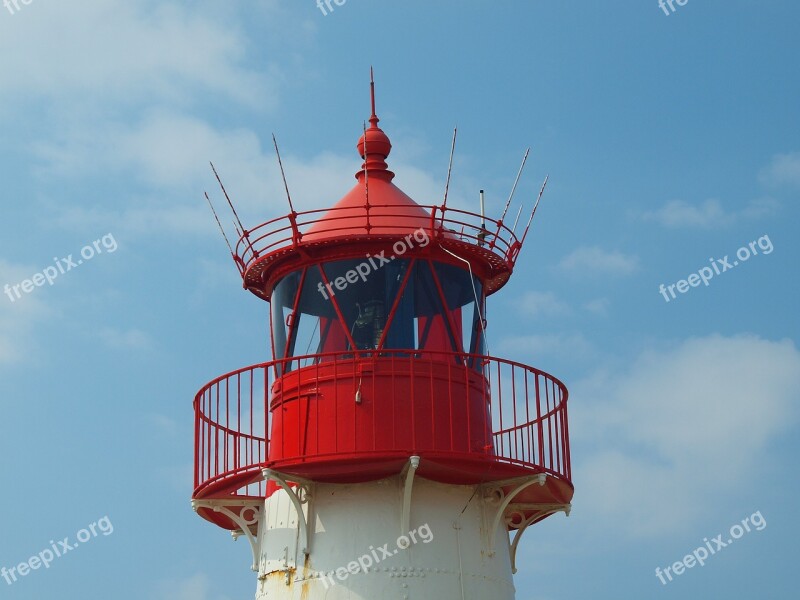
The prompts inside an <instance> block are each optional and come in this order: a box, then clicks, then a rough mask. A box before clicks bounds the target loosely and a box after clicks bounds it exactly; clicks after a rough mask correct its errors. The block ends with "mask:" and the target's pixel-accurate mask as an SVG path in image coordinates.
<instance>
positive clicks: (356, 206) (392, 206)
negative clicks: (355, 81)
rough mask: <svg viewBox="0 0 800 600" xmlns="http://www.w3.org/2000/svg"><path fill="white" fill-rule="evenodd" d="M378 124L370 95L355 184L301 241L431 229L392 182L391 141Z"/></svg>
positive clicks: (420, 210)
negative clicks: (389, 166)
mask: <svg viewBox="0 0 800 600" xmlns="http://www.w3.org/2000/svg"><path fill="white" fill-rule="evenodd" d="M373 89H374V88H373ZM378 121H379V119H378V117H377V116H376V115H375V96H374V92H373V96H372V116H371V117H370V119H369V122H370V127H369V129H367V130H365V131H364V134H363V135H362V136H361V138H360V139H359V140H358V144H357V146H356V147H357V149H358V152H359V155H360V156H361V158H362V159H364V163H363V164H362V165H361V170H360V171H359V172H358V173H356V179H357V180H358V183H357V184H356V185H355V187H353V189H351V190H350V191H349V192H348V193H347V194H346V195H345V196H344V198H342V199H341V200H339V202H337V203H336V204H335V205H334V206H333V207H332V208H331V209H330V210H329V211H328V212H327V213H326V214H325V216H323V217H321V218H320V219H319V220H318V221H316V222H315V223H314V224H313V225H312V226H311V227H310V228H309V229H308V231H305V232H303V241H304V242H309V241H314V242H318V241H321V240H325V239H329V238H337V237H340V236H355V235H388V236H395V237H397V236H399V237H402V236H404V235H406V234H408V233H410V232H412V231H415V230H417V229H419V228H420V227H426V228H430V227H431V215H430V213H429V212H428V211H427V210H425V209H424V208H422V207H421V206H420V205H419V204H417V203H416V202H414V200H412V199H411V198H410V197H409V196H408V195H407V194H405V193H404V192H403V191H402V190H401V189H400V188H398V187H397V186H396V185H394V184H393V183H392V179H394V173H392V172H391V171H389V169H388V165H387V164H386V159H387V158H388V156H389V153H390V152H391V151H392V142H391V141H390V140H389V136H387V135H386V134H385V133H384V132H383V130H382V129H381V128H380V127H378Z"/></svg>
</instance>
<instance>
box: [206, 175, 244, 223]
mask: <svg viewBox="0 0 800 600" xmlns="http://www.w3.org/2000/svg"><path fill="white" fill-rule="evenodd" d="M209 164H210V165H211V170H212V171H214V177H216V178H217V181H218V182H219V187H221V188H222V193H223V194H225V200H227V201H228V206H230V207H231V210H232V211H233V216H234V217H236V221H237V222H238V223H239V229H241V230H242V232H244V231H246V229H245V227H244V225H242V220H241V219H240V218H239V215H238V214H237V213H236V209H235V208H234V207H233V202H231V199H230V197H229V196H228V192H227V191H225V186H224V185H222V180H221V179H220V178H219V174H218V173H217V170H216V169H215V168H214V163H213V162H211V161H209Z"/></svg>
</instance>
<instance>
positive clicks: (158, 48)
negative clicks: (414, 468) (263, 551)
mask: <svg viewBox="0 0 800 600" xmlns="http://www.w3.org/2000/svg"><path fill="white" fill-rule="evenodd" d="M799 19H800V8H798V6H797V4H796V3H792V2H789V1H788V0H769V1H767V2H759V3H754V2H744V1H739V0H730V1H725V2H723V1H721V0H688V2H687V3H686V4H685V5H684V6H677V5H676V10H675V12H674V13H671V14H669V15H666V14H664V12H663V11H662V9H660V8H659V6H658V3H657V0H645V1H643V0H636V1H634V0H617V1H613V2H588V1H581V2H571V3H566V2H561V3H555V2H522V1H515V2H505V3H490V2H465V1H462V2H455V1H450V0H439V1H437V2H435V3H434V2H423V1H421V0H408V1H405V2H385V1H372V2H367V1H366V0H347V2H346V3H345V4H344V5H342V6H339V7H335V10H334V11H333V12H332V13H330V14H328V15H327V16H325V15H323V14H322V13H321V11H320V10H319V9H318V8H317V7H316V5H315V3H314V1H313V0H296V1H293V2H280V3H279V2H277V1H268V0H262V1H260V2H247V3H243V2H242V3H220V2H211V1H205V0H196V1H191V2H151V1H149V0H139V1H137V2H135V3H131V2H122V1H120V0H82V1H81V2H80V3H66V2H60V3H56V2H51V1H48V0H33V2H32V3H30V4H29V5H23V4H21V3H20V10H19V11H16V10H14V11H13V14H12V12H11V11H9V10H6V9H5V8H0V56H2V59H0V122H1V123H2V130H3V135H2V138H0V158H1V159H2V160H0V178H2V182H3V183H2V188H0V189H1V191H0V194H2V219H0V286H2V285H5V284H9V285H11V286H13V285H14V284H20V283H21V282H22V281H23V280H25V279H28V278H30V277H31V276H32V275H33V274H35V273H38V272H42V271H43V270H45V269H46V268H47V267H50V266H53V265H54V264H56V263H59V264H62V266H63V265H64V263H63V262H61V261H60V260H58V261H57V260H55V259H66V258H68V256H69V255H70V254H72V255H74V258H77V257H78V255H79V253H80V251H81V249H82V248H83V247H84V246H86V245H87V244H88V245H90V246H91V244H92V242H93V241H95V240H102V239H103V236H109V235H110V237H106V238H105V239H106V241H107V242H108V244H107V245H103V243H102V241H101V242H100V244H99V245H98V246H96V248H95V252H92V254H93V256H92V257H91V259H87V260H85V261H84V262H83V263H82V264H80V265H78V266H76V267H75V268H73V269H71V270H69V271H65V272H64V273H63V274H61V273H59V275H58V276H57V278H56V279H55V280H54V283H53V285H52V286H50V285H47V284H46V283H45V284H44V285H42V286H41V287H35V288H34V289H33V290H32V291H31V292H30V293H21V294H20V297H19V298H16V299H15V300H14V301H13V302H12V301H11V299H10V298H9V297H8V296H6V295H5V294H4V295H2V296H0V406H2V409H3V410H2V415H3V417H2V419H0V456H2V459H0V460H1V462H0V465H1V466H2V473H3V474H2V482H3V490H4V493H3V494H2V495H0V509H2V513H3V514H4V515H5V519H3V521H2V524H0V566H6V567H11V566H14V565H16V564H18V563H19V562H21V561H23V560H27V558H28V557H30V556H31V555H33V554H36V553H38V552H40V551H41V550H43V549H45V548H47V547H49V540H55V539H62V538H64V537H66V536H70V537H74V536H75V533H76V532H77V531H78V530H80V529H82V528H84V527H86V526H88V525H89V524H90V523H92V522H96V521H98V520H99V519H100V518H101V517H103V516H108V517H109V519H110V521H111V522H112V523H113V525H114V531H113V534H111V535H108V536H105V535H102V534H101V535H99V536H98V537H97V538H95V539H93V540H92V542H91V543H87V544H86V546H85V547H80V548H77V549H75V550H74V551H73V552H70V553H69V554H67V555H65V556H64V557H63V558H60V559H58V560H57V561H55V562H54V564H53V565H51V567H50V568H49V569H47V570H42V569H40V570H37V571H34V572H32V573H30V574H29V575H27V576H26V577H24V578H23V579H22V580H20V581H19V582H17V583H15V584H14V585H13V586H7V585H6V584H5V582H4V581H3V580H0V597H2V598H11V599H20V600H22V599H25V600H27V599H38V598H44V597H48V596H56V595H58V596H59V597H63V596H64V592H63V590H70V591H69V592H67V594H66V597H76V598H78V597H80V598H97V597H103V596H106V595H107V594H108V590H109V589H114V590H115V591H114V596H115V597H116V598H120V599H121V600H125V599H132V600H133V599H136V600H141V599H143V598H146V599H152V600H161V599H167V598H169V599H172V600H174V599H177V600H184V599H187V600H188V599H190V598H191V599H192V600H224V599H232V598H240V597H250V595H251V594H252V593H253V591H254V589H255V578H254V576H253V574H252V573H251V572H250V571H249V570H248V565H249V562H248V561H249V558H248V553H249V551H248V548H247V546H246V544H245V542H244V541H243V540H240V541H239V542H237V543H233V542H231V541H230V538H229V537H228V536H226V535H225V534H224V532H221V531H220V530H217V529H215V528H214V527H212V526H210V525H208V524H206V523H205V522H204V521H201V520H200V519H199V518H197V517H196V515H194V514H193V512H192V511H191V509H190V506H189V501H188V499H189V496H190V493H191V463H192V440H193V437H192V435H193V434H192V425H193V424H192V416H193V415H192V410H191V402H192V398H193V395H194V393H195V391H196V390H197V389H198V388H199V387H200V386H202V385H203V384H204V383H205V382H207V381H209V380H210V379H212V378H214V377H216V376H217V375H219V374H221V373H224V372H227V371H230V370H233V369H235V368H238V367H242V366H245V365H249V364H254V363H257V362H261V361H265V360H268V359H269V358H270V357H269V354H268V341H267V337H266V335H267V327H268V325H267V323H268V321H267V319H268V312H267V305H266V304H264V303H262V302H260V301H258V300H256V299H255V298H254V297H252V296H250V295H249V294H247V293H246V292H244V291H243V290H242V289H241V285H240V281H239V280H238V274H237V272H236V270H235V268H234V267H233V265H232V264H231V263H230V257H229V255H228V253H227V250H226V249H225V246H224V244H223V242H222V240H221V239H220V238H219V235H218V233H217V232H216V230H215V225H214V223H213V220H212V217H211V215H210V214H209V213H208V209H207V207H206V206H205V204H204V200H203V197H202V192H203V190H204V189H208V190H209V191H210V192H212V193H213V195H214V196H215V198H216V199H217V201H218V205H219V200H220V199H221V197H220V194H219V192H218V191H217V188H216V187H215V184H214V181H213V179H212V175H211V173H210V172H209V169H208V166H207V165H208V161H209V160H213V161H214V162H215V164H216V165H217V167H218V168H219V170H220V172H221V174H222V176H223V178H224V180H225V182H226V185H227V187H228V190H229V192H231V195H232V196H233V197H234V198H235V199H236V202H237V207H238V208H239V210H240V214H241V215H242V219H243V220H244V221H245V223H246V224H247V225H250V226H252V225H255V224H257V223H260V222H262V221H265V220H267V219H268V218H271V217H274V216H277V215H280V214H284V213H285V212H286V204H285V200H284V196H283V192H282V187H281V184H280V179H279V174H278V171H277V168H276V165H275V161H274V157H273V152H272V149H271V139H270V134H271V133H272V132H275V133H276V135H277V136H278V139H279V141H280V143H281V149H282V153H283V155H284V163H285V165H286V170H287V176H288V179H289V184H290V186H291V188H292V193H293V197H294V198H295V200H296V203H297V204H298V206H299V207H302V208H321V207H325V206H329V205H331V204H333V203H334V202H335V201H336V200H338V199H339V198H340V197H341V196H342V195H344V193H345V192H346V191H347V190H348V189H349V188H350V187H351V186H352V184H353V182H354V180H353V174H354V173H355V171H356V170H357V169H358V167H359V165H360V162H359V160H358V158H357V156H356V153H355V143H356V140H357V139H358V136H359V134H360V128H361V126H362V122H363V121H364V119H366V118H367V117H368V116H369V114H368V111H369V99H368V95H367V93H368V74H369V66H370V65H374V66H375V69H376V79H377V86H378V88H377V89H378V111H379V114H380V117H381V126H382V127H383V128H384V130H385V131H386V132H387V134H388V135H389V136H390V137H391V139H392V142H393V144H394V151H393V153H392V156H391V157H390V159H389V163H390V167H391V168H392V170H394V171H395V172H396V173H397V178H396V180H395V182H396V183H397V184H398V185H399V186H400V187H401V188H402V189H403V190H404V191H405V192H407V193H408V194H409V195H411V196H412V197H413V198H415V199H416V200H417V201H418V202H420V203H422V204H433V203H438V202H439V201H440V199H441V194H442V192H443V189H444V178H445V174H446V168H447V159H448V152H449V147H450V137H451V134H452V128H453V126H454V125H456V124H457V125H458V126H459V144H458V150H457V154H456V160H455V166H454V173H453V183H452V187H451V201H452V203H453V204H455V205H458V206H462V207H470V208H472V209H473V210H474V209H476V208H477V190H478V189H480V188H484V189H485V190H486V192H487V204H488V211H489V212H490V213H493V214H499V213H500V211H501V210H502V206H503V204H504V202H505V199H506V197H507V194H508V191H509V189H510V187H511V184H512V182H513V179H514V176H515V175H516V171H517V168H518V165H519V161H520V159H521V157H522V154H523V152H524V150H525V148H526V147H527V146H529V145H530V146H532V151H531V158H530V159H529V162H528V168H527V170H526V173H525V175H524V178H523V181H522V183H521V185H520V188H519V190H518V193H517V194H518V195H517V199H518V200H524V201H525V202H526V203H527V205H528V206H530V203H531V202H532V200H533V198H534V197H535V194H536V192H537V191H538V187H539V185H540V184H541V181H542V179H543V178H544V176H545V175H546V174H549V175H550V183H549V185H548V190H547V193H546V195H545V198H544V200H543V201H542V205H541V207H540V210H539V212H538V213H537V218H536V221H535V222H534V227H533V229H532V233H531V236H529V239H528V242H527V243H526V247H525V249H524V251H523V254H522V256H521V258H520V260H519V262H518V263H517V271H516V273H515V275H514V277H513V278H512V280H511V282H510V283H509V285H508V286H507V287H506V288H505V289H504V290H503V291H502V292H501V293H500V294H498V295H497V296H494V297H492V298H491V299H490V306H489V323H490V325H489V336H490V337H489V341H490V346H491V348H492V351H493V353H494V354H496V355H498V356H504V357H506V358H511V359H515V360H519V361H522V362H526V363H528V364H532V365H534V366H537V367H539V368H542V369H544V370H547V371H549V372H551V373H553V374H554V375H556V376H558V377H559V378H560V379H562V380H563V381H565V382H566V384H567V385H568V387H569V388H570V393H571V398H570V418H571V423H570V425H571V427H570V430H571V439H572V450H573V455H572V463H573V469H574V473H573V475H574V484H575V488H576V493H575V499H574V503H573V506H574V508H573V512H572V514H571V516H570V517H569V518H564V517H563V515H559V516H556V517H553V518H551V519H548V520H547V521H546V522H544V523H542V524H541V525H539V526H537V527H535V528H534V529H533V530H531V531H529V532H528V533H526V537H525V539H524V540H523V542H522V549H521V553H520V557H519V558H518V564H519V565H520V572H519V574H518V575H517V576H516V579H515V581H516V584H517V588H518V598H519V599H520V600H570V599H577V598H586V597H592V598H597V599H603V598H609V599H615V600H616V599H619V598H625V599H627V598H631V599H637V600H638V599H641V598H681V599H683V600H687V599H689V600H691V599H695V598H697V599H699V598H707V597H736V598H755V597H758V598H785V597H788V596H789V595H790V594H791V591H790V590H794V589H795V588H796V581H795V578H794V576H793V575H794V571H795V568H794V564H793V559H794V558H795V557H796V555H797V552H796V546H797V539H798V536H800V521H798V517H797V511H796V504H797V502H796V497H797V493H798V483H797V481H796V477H794V474H795V473H796V460H797V456H798V450H800V442H798V437H797V434H798V409H797V401H798V390H799V389H800V352H798V349H797V347H796V346H797V339H798V335H800V331H798V319H797V306H798V300H799V298H798V295H799V294H798V283H797V281H798V277H797V261H798V258H800V245H799V242H798V235H797V223H798V216H800V207H798V196H799V195H800V122H799V121H798V118H797V107H798V106H800V85H799V84H798V79H797V76H796V69H797V56H798V50H799V49H800V48H798V44H799V43H800V42H798V38H797V34H796V33H797V32H796V29H797V27H796V24H797V23H798V20H799ZM226 219H227V217H226ZM228 221H229V219H228ZM229 230H230V228H229ZM764 236H767V239H768V240H769V242H770V247H772V249H773V250H772V251H770V252H769V253H766V252H765V251H764V252H762V250H763V249H764V248H766V247H767V244H766V241H765V242H764V246H763V248H761V250H759V254H758V255H756V256H753V257H750V258H749V260H747V261H746V262H745V261H743V262H742V263H741V264H739V265H738V266H736V267H735V268H733V269H732V270H728V271H726V272H724V273H721V274H720V275H718V276H715V277H714V278H713V279H711V280H710V281H709V285H708V286H703V285H702V284H701V285H700V286H699V287H696V288H689V290H688V291H687V292H686V293H683V294H678V295H677V297H676V298H675V299H674V300H670V301H669V302H666V301H665V300H664V298H663V297H662V295H661V294H660V293H659V286H660V285H661V284H665V285H669V284H675V283H677V282H678V281H679V280H682V279H685V278H686V277H687V276H688V275H689V274H691V273H696V272H698V271H699V270H700V269H702V268H703V267H705V266H707V265H709V264H710V263H709V258H714V259H723V257H725V256H726V255H728V256H729V257H730V260H731V261H733V260H734V259H735V257H734V255H735V254H736V252H737V250H738V249H739V248H740V247H742V246H747V245H748V244H749V243H750V242H752V241H757V240H759V239H762V240H763V239H765V238H764ZM112 240H113V242H114V243H113V244H112V243H111V241H112ZM112 247H113V248H114V250H113V251H112V250H111V248H112ZM756 247H757V248H758V247H759V246H756ZM101 250H102V251H101ZM87 254H88V253H87ZM54 257H55V258H54ZM12 294H13V291H12ZM757 511H760V513H761V515H763V517H764V520H765V521H766V523H767V526H766V527H765V528H764V529H763V530H762V531H753V532H751V533H747V534H746V535H744V536H743V537H742V538H741V539H740V540H738V541H736V542H735V543H734V544H732V545H730V546H729V547H727V548H725V549H724V551H723V552H720V553H719V554H718V555H714V556H713V557H712V558H710V559H709V560H708V562H707V563H706V565H705V566H704V567H702V568H700V567H695V568H693V569H690V570H688V571H687V572H685V573H684V574H683V575H681V576H679V577H677V578H676V580H675V581H673V582H671V583H669V584H668V585H666V586H663V585H662V584H661V583H660V582H659V580H658V579H657V578H656V576H655V574H654V573H655V568H656V567H661V568H662V569H663V568H664V567H666V566H668V565H671V564H672V563H674V562H675V561H679V560H682V559H683V556H684V555H686V554H689V553H691V552H692V551H693V550H694V549H695V548H697V547H698V546H701V545H703V538H709V539H711V538H713V537H715V536H716V535H717V534H718V533H722V532H727V531H728V529H729V528H730V526H731V525H734V524H736V523H738V522H740V521H741V520H742V519H744V518H745V517H748V516H750V515H752V514H754V513H756V512H757ZM112 586H113V587H112Z"/></svg>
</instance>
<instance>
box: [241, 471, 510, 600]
mask: <svg viewBox="0 0 800 600" xmlns="http://www.w3.org/2000/svg"><path fill="white" fill-rule="evenodd" d="M412 460H413V459H412ZM288 489H289V490H291V491H287V490H286V489H280V490H278V491H277V492H275V493H273V494H272V495H271V496H270V497H269V498H268V499H266V500H265V502H264V506H263V510H262V511H260V515H261V516H260V519H259V525H258V535H257V536H256V538H255V539H254V540H253V541H254V543H255V546H256V548H257V554H256V556H257V557H258V564H257V567H258V590H257V593H256V599H257V600H273V599H281V600H283V599H286V600H289V599H292V600H301V599H302V600H317V599H323V598H324V599H325V600H340V599H341V600H344V599H347V600H362V599H363V600H376V599H379V598H380V599H387V600H391V599H398V600H400V599H402V600H406V599H420V600H429V599H435V600H467V599H469V600H486V599H487V598H488V599H491V600H513V598H514V585H513V581H512V566H511V558H510V550H509V537H508V532H507V530H506V525H505V522H504V519H502V518H500V519H497V516H498V510H502V508H501V506H500V505H501V501H500V498H499V497H498V496H497V495H495V494H487V493H486V492H485V491H484V488H483V487H476V486H461V485H446V484H441V483H436V482H432V481H428V480H425V479H421V478H414V477H413V470H412V471H411V473H410V475H409V474H403V475H400V476H398V477H394V478H391V479H386V480H382V481H377V482H371V483H362V484H320V483H313V484H312V483H308V484H304V485H303V486H302V487H296V486H290V487H289V488H288ZM484 495H488V497H483V496H484ZM297 507H299V508H300V509H301V511H302V513H301V516H300V518H298V512H297ZM304 520H307V522H308V526H307V527H304V523H303V521H304ZM495 525H496V526H495ZM492 529H493V531H491V530H492ZM306 530H307V533H306ZM401 536H405V537H401ZM406 544H407V545H408V547H407V548H403V547H402V546H405V545H406ZM305 550H308V554H307V555H306V553H305V552H304V551H305Z"/></svg>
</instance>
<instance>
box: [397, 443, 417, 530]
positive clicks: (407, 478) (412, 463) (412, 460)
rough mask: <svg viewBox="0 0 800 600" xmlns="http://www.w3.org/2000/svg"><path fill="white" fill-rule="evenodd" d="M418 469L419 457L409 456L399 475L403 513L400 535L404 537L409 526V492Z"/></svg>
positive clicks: (401, 515)
mask: <svg viewBox="0 0 800 600" xmlns="http://www.w3.org/2000/svg"><path fill="white" fill-rule="evenodd" d="M418 468H419V456H411V457H409V459H408V462H407V463H406V466H405V467H404V468H403V472H402V473H401V474H400V481H401V482H402V486H403V512H402V513H401V514H400V535H406V534H407V533H408V531H409V527H410V525H411V492H412V490H413V488H414V476H415V475H416V473H417V469H418Z"/></svg>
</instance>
